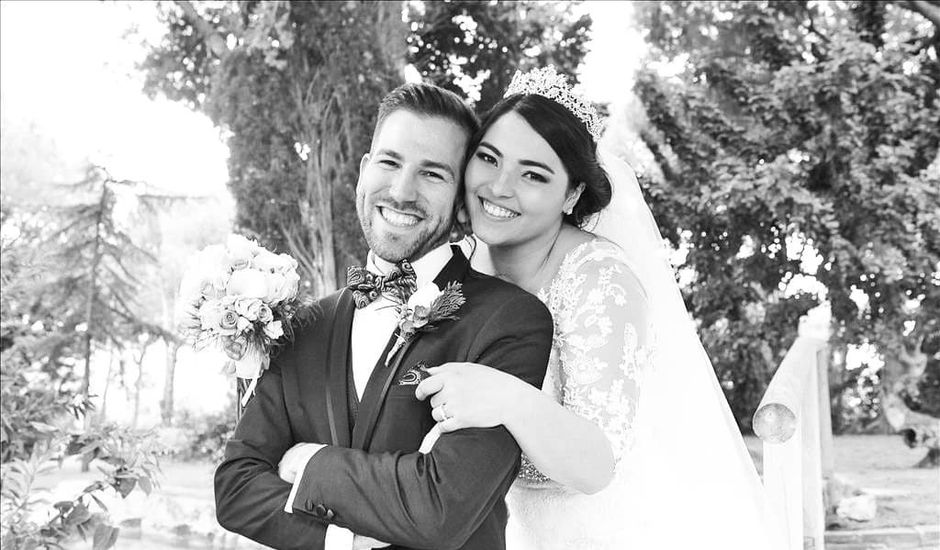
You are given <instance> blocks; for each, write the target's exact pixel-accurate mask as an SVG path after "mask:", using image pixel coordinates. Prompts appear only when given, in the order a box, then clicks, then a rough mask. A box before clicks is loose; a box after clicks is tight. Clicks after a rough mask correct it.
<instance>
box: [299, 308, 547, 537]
mask: <svg viewBox="0 0 940 550" xmlns="http://www.w3.org/2000/svg"><path fill="white" fill-rule="evenodd" d="M520 319H524V320H525V322H524V323H520V322H519V320H520ZM551 339H552V320H551V316H550V314H549V313H548V310H547V309H546V308H545V306H544V305H543V304H542V303H541V302H540V301H539V300H538V299H537V298H535V297H534V296H531V295H528V294H525V295H520V296H518V297H516V298H514V299H511V300H508V301H506V302H504V303H503V304H502V306H501V307H500V308H499V309H498V310H497V311H496V312H494V314H493V315H492V316H491V317H490V318H489V319H488V320H487V322H486V323H485V324H484V325H483V327H482V329H481V331H480V332H479V334H478V335H477V337H476V338H475V340H474V343H473V345H472V347H471V351H470V357H468V358H467V360H469V361H474V362H478V363H482V364H485V365H489V366H491V367H494V368H498V369H500V370H503V371H506V372H509V373H511V374H513V375H515V376H517V377H519V378H521V379H523V380H525V381H526V382H528V383H530V384H532V385H535V386H539V387H540V386H541V384H542V380H543V378H544V376H545V368H546V365H547V364H548V356H549V353H550V351H551ZM519 454H520V450H519V446H518V445H517V444H516V442H515V440H514V439H513V438H512V436H511V435H510V433H509V431H508V430H506V429H505V428H504V427H502V426H500V427H496V428H487V429H466V430H458V431H455V432H450V433H447V434H444V435H442V436H441V438H440V439H439V440H438V441H437V442H436V443H435V445H434V447H433V449H432V450H431V452H430V453H427V454H422V453H418V452H413V453H401V452H396V453H381V454H370V453H367V452H365V451H362V450H358V449H347V448H340V447H326V448H323V449H321V450H320V451H319V452H318V453H317V454H316V455H314V456H313V458H311V460H310V461H309V462H308V463H307V467H306V469H305V470H304V474H303V476H302V478H301V480H300V486H299V489H298V493H297V499H296V500H295V501H294V506H295V508H294V510H295V512H305V513H308V514H309V513H311V510H318V512H317V513H318V515H320V516H321V517H322V515H323V513H324V511H325V512H326V516H327V519H328V521H330V522H332V523H335V524H337V525H340V526H342V527H346V528H348V529H351V530H352V531H354V532H356V533H358V534H361V535H366V536H370V537H373V538H376V539H379V540H382V541H385V542H389V543H392V544H398V545H403V546H410V547H418V548H459V547H461V546H463V545H464V544H465V543H466V541H467V540H468V539H469V537H470V536H471V535H472V534H473V533H474V532H475V531H476V529H477V528H478V527H479V526H480V524H481V523H482V522H483V520H484V519H485V518H486V516H487V515H488V514H489V513H490V512H491V511H492V509H493V506H494V505H495V504H496V503H497V502H499V501H500V500H501V499H503V498H504V497H505V494H506V492H507V491H508V490H509V487H510V485H511V484H512V482H513V481H514V479H515V476H516V473H517V471H518V468H519Z"/></svg>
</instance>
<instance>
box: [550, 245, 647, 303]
mask: <svg viewBox="0 0 940 550" xmlns="http://www.w3.org/2000/svg"><path fill="white" fill-rule="evenodd" d="M565 264H566V265H565V266H564V268H563V269H562V270H561V271H563V272H565V273H566V274H567V276H568V277H569V278H575V279H577V280H579V281H583V283H584V284H588V285H601V286H604V285H606V286H610V285H614V286H616V287H617V288H620V289H623V290H629V289H632V290H633V291H635V292H638V293H639V294H640V295H642V296H643V297H644V298H645V296H646V291H645V289H644V288H643V285H642V283H641V282H640V279H639V277H638V276H637V274H636V272H635V271H634V270H633V268H632V267H631V266H630V263H629V262H628V261H627V256H626V254H625V253H624V251H623V249H622V248H620V246H618V245H617V244H615V243H613V242H611V241H609V240H607V239H604V238H602V237H593V238H591V239H590V240H586V241H584V242H582V243H581V244H579V245H578V246H576V247H575V248H573V249H572V250H571V252H570V253H569V256H568V258H567V261H566V262H565Z"/></svg>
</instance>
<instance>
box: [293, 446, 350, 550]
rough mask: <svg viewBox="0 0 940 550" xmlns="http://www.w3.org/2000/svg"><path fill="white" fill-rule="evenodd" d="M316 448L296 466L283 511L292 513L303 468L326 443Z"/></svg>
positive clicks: (304, 468)
mask: <svg viewBox="0 0 940 550" xmlns="http://www.w3.org/2000/svg"><path fill="white" fill-rule="evenodd" d="M316 447H317V448H316V449H315V450H314V451H313V452H312V453H310V456H308V457H307V460H306V461H304V465H303V467H301V468H297V473H296V474H294V483H293V484H292V485H291V488H290V494H289V495H287V503H286V504H285V505H284V511H285V512H287V513H288V514H293V513H294V499H295V498H297V490H298V489H300V480H302V479H303V477H304V470H306V469H307V464H309V463H310V459H311V458H313V455H315V454H317V453H318V452H320V449H322V448H323V447H326V445H317V446H316ZM349 548H352V544H350V545H349Z"/></svg>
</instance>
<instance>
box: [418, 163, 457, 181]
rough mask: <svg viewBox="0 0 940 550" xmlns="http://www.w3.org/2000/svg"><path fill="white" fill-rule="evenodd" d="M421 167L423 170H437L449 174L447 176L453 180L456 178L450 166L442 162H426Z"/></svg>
mask: <svg viewBox="0 0 940 550" xmlns="http://www.w3.org/2000/svg"><path fill="white" fill-rule="evenodd" d="M421 167H422V168H436V169H437V170H441V171H443V172H447V175H448V176H450V177H451V178H453V177H454V170H453V169H452V168H451V167H450V166H447V165H446V164H443V163H440V162H435V161H433V160H426V161H423V162H422V163H421Z"/></svg>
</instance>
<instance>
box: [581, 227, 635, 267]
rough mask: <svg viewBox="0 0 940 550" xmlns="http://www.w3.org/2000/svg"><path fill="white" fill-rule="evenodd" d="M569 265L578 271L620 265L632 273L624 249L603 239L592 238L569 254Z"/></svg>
mask: <svg viewBox="0 0 940 550" xmlns="http://www.w3.org/2000/svg"><path fill="white" fill-rule="evenodd" d="M568 263H569V265H570V266H572V267H574V268H575V269H578V270H595V269H599V268H601V267H604V266H611V265H619V266H621V267H623V268H624V269H626V270H628V271H631V270H630V267H629V266H628V265H627V259H626V256H625V255H624V252H623V249H622V248H620V247H619V246H617V245H616V244H614V243H612V242H611V241H608V240H607V239H604V238H602V237H596V236H593V235H592V236H591V238H590V239H586V240H584V241H583V242H581V243H580V244H578V245H577V246H575V247H574V248H573V249H572V250H571V252H570V253H569V254H568Z"/></svg>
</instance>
